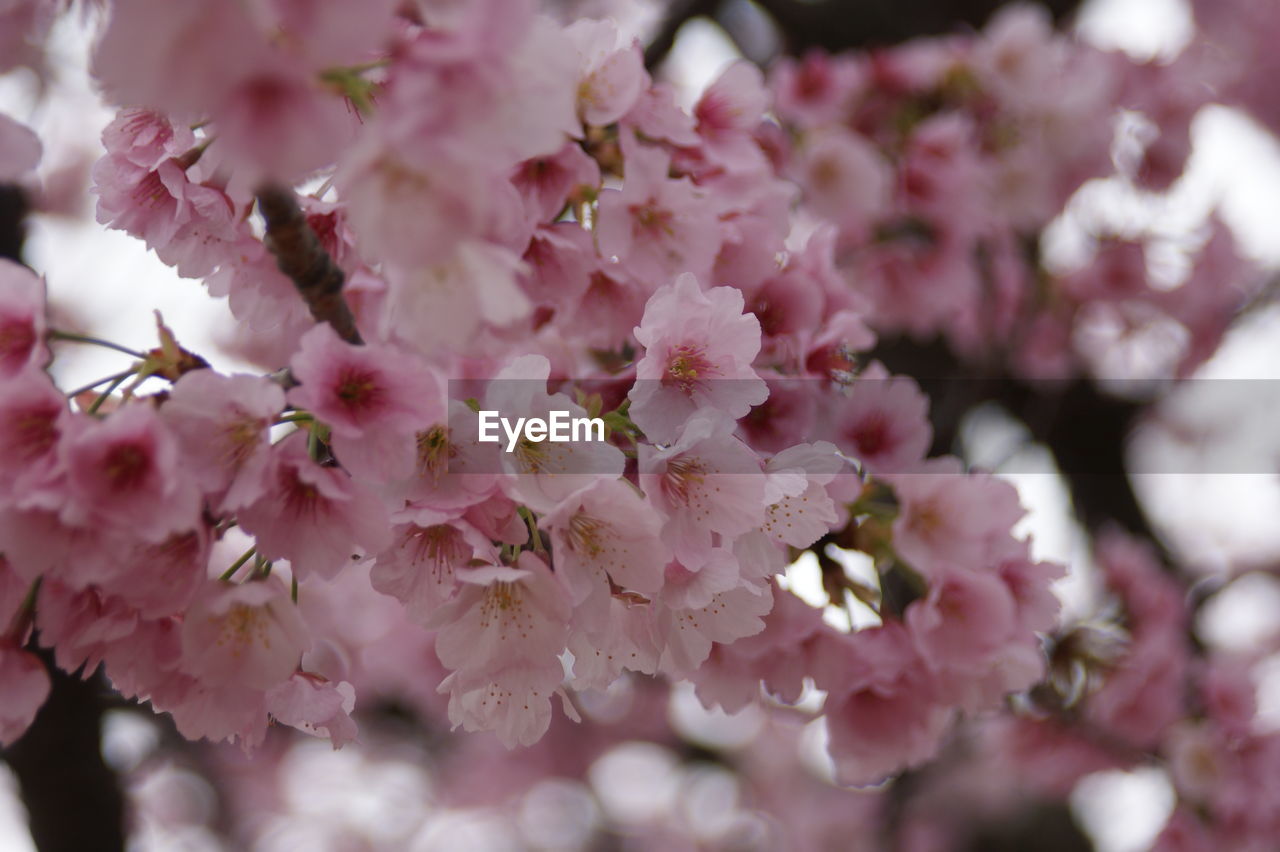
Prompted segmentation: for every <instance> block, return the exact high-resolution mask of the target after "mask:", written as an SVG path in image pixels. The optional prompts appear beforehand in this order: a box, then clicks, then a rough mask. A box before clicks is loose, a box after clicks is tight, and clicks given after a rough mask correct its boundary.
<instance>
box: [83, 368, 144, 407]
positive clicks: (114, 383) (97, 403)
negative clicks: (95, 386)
mask: <svg viewBox="0 0 1280 852" xmlns="http://www.w3.org/2000/svg"><path fill="white" fill-rule="evenodd" d="M133 373H134V371H133V370H128V371H126V372H123V373H118V374H117V375H116V376H114V377H113V378H112V379H111V384H109V385H107V389H106V390H104V391H103V392H102V393H100V394H98V398H97V399H95V400H94V401H93V405H90V406H89V408H88V410H87V411H86V412H85V413H86V414H97V413H98V409H99V408H101V407H102V403H104V402H106V401H107V397H109V396H111V394H113V393H115V391H116V388H118V387H120V386H121V385H122V384H124V380H125V379H127V378H129V377H130V376H132V375H133Z"/></svg>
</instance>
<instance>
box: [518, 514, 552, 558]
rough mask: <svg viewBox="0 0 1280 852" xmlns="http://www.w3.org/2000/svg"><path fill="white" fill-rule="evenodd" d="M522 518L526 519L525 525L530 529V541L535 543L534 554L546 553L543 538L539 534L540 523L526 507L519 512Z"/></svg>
mask: <svg viewBox="0 0 1280 852" xmlns="http://www.w3.org/2000/svg"><path fill="white" fill-rule="evenodd" d="M516 511H517V512H519V513H520V517H522V518H524V522H525V524H526V525H527V526H528V527H529V540H530V541H532V542H533V552H534V553H546V551H545V550H543V548H542V536H541V535H539V534H538V521H537V519H535V518H534V517H533V512H531V511H530V510H529V508H528V507H526V506H521V507H519V508H518V509H517V510H516Z"/></svg>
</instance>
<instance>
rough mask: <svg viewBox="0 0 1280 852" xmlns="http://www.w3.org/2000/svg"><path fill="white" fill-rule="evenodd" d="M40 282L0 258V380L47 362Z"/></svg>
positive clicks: (27, 271) (23, 268)
mask: <svg viewBox="0 0 1280 852" xmlns="http://www.w3.org/2000/svg"><path fill="white" fill-rule="evenodd" d="M44 301H45V295H44V282H42V281H41V280H40V279H39V278H37V277H36V276H35V275H34V274H32V272H31V270H29V269H27V268H26V267H24V266H21V265H19V264H17V263H14V262H13V261H11V260H6V259H4V258H0V377H8V376H14V375H16V374H18V373H19V372H20V371H22V370H24V369H25V368H27V367H28V366H34V367H37V368H39V367H43V366H44V364H45V362H46V361H48V360H49V350H48V348H47V347H46V346H45V342H44V333H45V320H44Z"/></svg>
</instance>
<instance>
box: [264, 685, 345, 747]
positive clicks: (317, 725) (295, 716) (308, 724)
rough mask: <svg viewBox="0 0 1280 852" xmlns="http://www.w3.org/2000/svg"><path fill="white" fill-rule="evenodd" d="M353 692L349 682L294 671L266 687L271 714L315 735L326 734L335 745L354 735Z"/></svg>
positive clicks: (338, 745)
mask: <svg viewBox="0 0 1280 852" xmlns="http://www.w3.org/2000/svg"><path fill="white" fill-rule="evenodd" d="M355 703H356V695H355V689H354V688H353V687H352V686H351V684H349V683H346V682H342V683H338V684H333V683H329V682H328V681H326V680H325V679H324V678H321V677H319V676H318V675H313V674H309V673H307V672H296V673H294V675H293V677H291V678H289V679H288V680H286V681H284V682H283V683H280V684H277V685H276V686H274V687H272V688H271V689H269V690H268V691H267V712H268V713H270V714H271V718H273V719H275V720H276V721H277V722H281V723H283V724H285V725H289V726H290V727H293V728H297V729H298V730H299V731H303V732H305V733H308V734H311V735H312V736H316V737H326V738H328V739H329V740H330V741H332V742H333V747H334V748H342V747H343V746H344V745H346V744H347V743H349V742H352V741H353V740H354V739H355V738H356V723H355V722H353V721H351V711H352V710H353V709H355Z"/></svg>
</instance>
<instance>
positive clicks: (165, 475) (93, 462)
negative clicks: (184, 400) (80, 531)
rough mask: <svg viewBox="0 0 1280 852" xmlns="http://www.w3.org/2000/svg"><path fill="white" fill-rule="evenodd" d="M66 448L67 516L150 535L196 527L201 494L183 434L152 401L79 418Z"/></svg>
mask: <svg viewBox="0 0 1280 852" xmlns="http://www.w3.org/2000/svg"><path fill="white" fill-rule="evenodd" d="M72 427H73V428H69V429H68V430H67V435H66V437H64V438H63V440H62V444H61V445H60V449H61V451H62V455H63V464H64V465H65V466H66V469H67V489H68V496H69V497H70V498H71V499H70V501H69V502H68V503H67V505H66V506H65V508H64V510H63V516H64V519H65V520H67V521H68V522H70V523H75V524H86V525H91V524H105V525H107V526H109V527H113V528H116V529H122V530H129V531H131V532H132V533H133V534H134V535H137V536H139V537H140V538H143V539H146V540H148V541H161V540H162V539H164V538H165V537H167V536H168V535H169V534H170V533H174V532H182V531H184V530H188V529H191V528H192V527H193V526H195V525H196V523H197V522H198V519H199V512H200V493H199V491H198V490H197V489H196V486H195V483H194V482H193V481H192V479H191V476H190V474H189V472H188V471H187V470H186V468H184V467H183V465H182V464H181V457H180V453H179V448H178V442H177V439H176V438H175V437H174V435H173V433H172V432H170V431H169V429H168V428H167V427H166V426H165V425H164V423H163V422H162V421H161V420H160V417H159V416H158V415H157V414H156V412H155V410H154V409H153V408H152V407H151V406H149V405H127V406H125V407H123V408H121V409H119V410H117V411H114V412H112V413H111V415H109V416H108V417H107V418H106V419H105V420H101V421H99V420H88V419H76V420H74V421H72Z"/></svg>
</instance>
